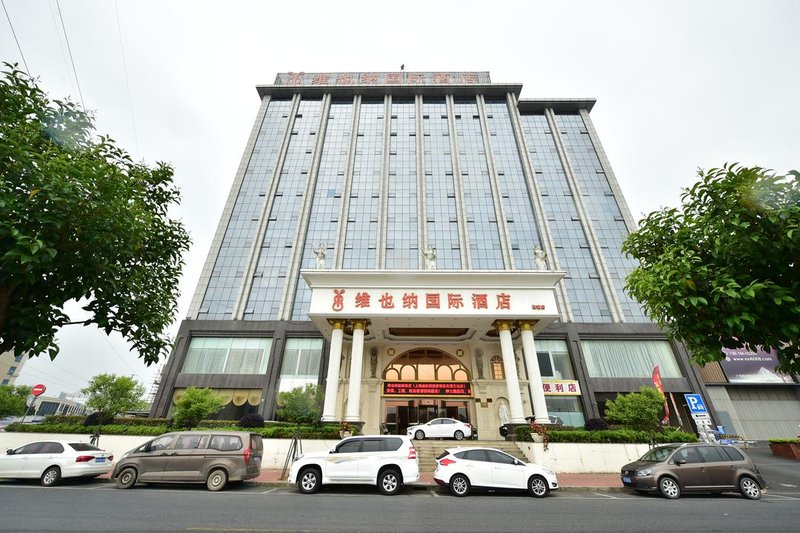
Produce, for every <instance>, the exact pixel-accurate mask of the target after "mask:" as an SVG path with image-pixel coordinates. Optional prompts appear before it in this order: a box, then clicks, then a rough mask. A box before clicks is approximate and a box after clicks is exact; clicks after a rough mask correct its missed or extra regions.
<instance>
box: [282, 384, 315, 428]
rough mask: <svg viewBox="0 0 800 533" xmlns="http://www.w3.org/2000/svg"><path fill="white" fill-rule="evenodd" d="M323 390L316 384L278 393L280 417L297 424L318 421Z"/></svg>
mask: <svg viewBox="0 0 800 533" xmlns="http://www.w3.org/2000/svg"><path fill="white" fill-rule="evenodd" d="M321 402H322V391H321V390H320V389H319V387H317V386H316V385H306V386H305V387H297V388H294V389H292V390H290V391H286V392H281V393H280V394H278V406H279V409H278V418H280V419H281V420H285V421H287V422H295V423H297V424H310V423H312V422H318V421H319V418H320V414H321V412H322V411H321V409H320V403H321Z"/></svg>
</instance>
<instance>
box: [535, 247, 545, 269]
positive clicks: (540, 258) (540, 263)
mask: <svg viewBox="0 0 800 533" xmlns="http://www.w3.org/2000/svg"><path fill="white" fill-rule="evenodd" d="M533 260H534V261H536V270H547V253H545V251H544V250H542V247H541V246H540V245H538V244H537V245H536V246H535V247H534V249H533Z"/></svg>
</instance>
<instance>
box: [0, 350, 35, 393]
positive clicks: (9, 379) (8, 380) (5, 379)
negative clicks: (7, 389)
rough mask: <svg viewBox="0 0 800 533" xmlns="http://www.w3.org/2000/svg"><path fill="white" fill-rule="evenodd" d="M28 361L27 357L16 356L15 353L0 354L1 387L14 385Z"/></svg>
mask: <svg viewBox="0 0 800 533" xmlns="http://www.w3.org/2000/svg"><path fill="white" fill-rule="evenodd" d="M27 360H28V357H27V356H26V355H24V354H23V355H14V352H5V353H2V354H0V385H13V384H14V382H15V381H16V380H17V378H18V377H19V374H20V372H22V367H23V366H24V365H25V362H26V361H27Z"/></svg>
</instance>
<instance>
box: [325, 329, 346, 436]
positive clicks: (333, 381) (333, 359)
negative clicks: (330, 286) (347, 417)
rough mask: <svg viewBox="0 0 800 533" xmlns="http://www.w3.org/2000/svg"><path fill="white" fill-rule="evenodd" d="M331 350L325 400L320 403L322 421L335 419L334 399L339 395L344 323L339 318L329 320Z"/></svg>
mask: <svg viewBox="0 0 800 533" xmlns="http://www.w3.org/2000/svg"><path fill="white" fill-rule="evenodd" d="M329 323H330V325H331V327H332V328H333V329H332V331H331V351H330V354H329V355H328V378H327V379H326V380H325V401H324V403H323V404H322V421H323V422H333V421H335V420H336V400H337V398H338V396H339V366H340V364H341V361H342V339H343V337H344V329H343V326H344V323H343V322H342V321H341V320H330V321H329Z"/></svg>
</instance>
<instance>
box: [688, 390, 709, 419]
mask: <svg viewBox="0 0 800 533" xmlns="http://www.w3.org/2000/svg"><path fill="white" fill-rule="evenodd" d="M683 397H684V398H686V405H687V406H688V407H689V412H690V413H692V414H693V415H697V414H701V413H708V409H706V404H705V403H703V397H702V396H700V395H699V394H684V395H683Z"/></svg>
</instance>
